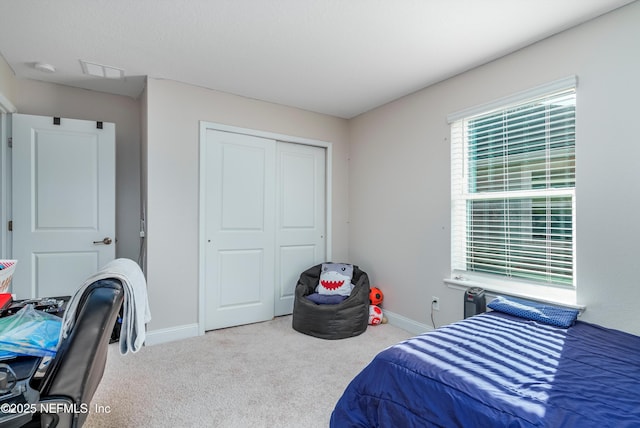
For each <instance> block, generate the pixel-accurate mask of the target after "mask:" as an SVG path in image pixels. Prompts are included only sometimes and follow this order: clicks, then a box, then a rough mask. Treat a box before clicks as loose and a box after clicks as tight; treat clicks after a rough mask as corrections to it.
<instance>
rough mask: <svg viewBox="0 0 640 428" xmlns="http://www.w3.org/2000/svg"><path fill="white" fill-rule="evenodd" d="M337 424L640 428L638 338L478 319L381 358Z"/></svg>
mask: <svg viewBox="0 0 640 428" xmlns="http://www.w3.org/2000/svg"><path fill="white" fill-rule="evenodd" d="M523 316H524V317H523ZM331 426H332V427H335V428H345V427H403V428H406V427H431V426H439V427H465V428H467V427H563V428H564V427H616V428H618V427H639V426H640V337H638V336H634V335H631V334H628V333H624V332H621V331H618V330H611V329H607V328H604V327H601V326H598V325H594V324H590V323H586V322H581V321H572V322H570V326H568V327H564V326H563V327H560V326H556V325H550V324H548V323H545V322H540V321H533V320H532V319H530V318H529V317H527V315H526V314H524V315H522V316H516V315H512V314H510V313H504V312H500V311H491V312H487V313H484V314H480V315H476V316H474V317H471V318H467V319H465V320H462V321H459V322H456V323H453V324H450V325H447V326H444V327H440V328H438V329H437V330H434V331H431V332H428V333H425V334H422V335H420V336H416V337H414V338H411V339H408V340H406V341H404V342H401V343H398V344H397V345H394V346H391V347H389V348H387V349H386V350H384V351H382V352H381V353H379V354H378V355H377V356H376V357H375V358H374V359H373V361H371V363H370V364H369V365H368V366H367V367H365V368H364V369H363V370H362V372H360V373H359V374H358V375H357V376H356V377H355V378H354V379H353V380H352V381H351V383H350V384H349V385H348V386H347V388H346V390H345V391H344V393H343V395H342V397H341V398H340V399H339V401H338V402H337V404H336V406H335V409H334V411H333V413H332V415H331Z"/></svg>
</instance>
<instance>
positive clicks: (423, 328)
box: [383, 309, 433, 335]
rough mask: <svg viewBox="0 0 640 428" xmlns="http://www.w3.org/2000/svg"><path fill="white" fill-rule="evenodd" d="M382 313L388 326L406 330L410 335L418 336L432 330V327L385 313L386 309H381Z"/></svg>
mask: <svg viewBox="0 0 640 428" xmlns="http://www.w3.org/2000/svg"><path fill="white" fill-rule="evenodd" d="M383 312H384V316H385V317H387V319H388V320H389V324H391V325H392V326H394V327H398V328H401V329H403V330H407V331H408V332H409V333H411V334H415V335H418V334H422V333H425V332H427V331H432V330H433V327H432V326H430V325H427V324H422V323H419V322H418V321H414V320H412V319H410V318H407V317H403V316H402V315H398V314H395V313H393V312H391V311H387V310H386V309H383Z"/></svg>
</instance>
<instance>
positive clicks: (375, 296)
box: [369, 287, 384, 305]
mask: <svg viewBox="0 0 640 428" xmlns="http://www.w3.org/2000/svg"><path fill="white" fill-rule="evenodd" d="M382 299H384V295H383V294H382V291H380V289H379V288H378V287H371V289H370V290H369V304H371V305H379V304H380V303H382Z"/></svg>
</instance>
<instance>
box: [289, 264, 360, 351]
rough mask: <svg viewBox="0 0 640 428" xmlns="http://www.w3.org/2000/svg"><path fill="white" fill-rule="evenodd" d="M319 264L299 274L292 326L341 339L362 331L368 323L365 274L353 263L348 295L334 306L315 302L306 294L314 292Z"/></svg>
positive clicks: (316, 335) (305, 331)
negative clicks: (350, 288)
mask: <svg viewBox="0 0 640 428" xmlns="http://www.w3.org/2000/svg"><path fill="white" fill-rule="evenodd" d="M321 269H322V264H319V265H317V266H314V267H312V268H309V269H307V270H306V271H304V272H303V273H302V274H301V275H300V279H298V284H297V285H296V290H295V298H294V301H293V329H294V330H296V331H298V332H300V333H304V334H308V335H310V336H315V337H319V338H322V339H344V338H347V337H353V336H358V335H359V334H362V333H363V332H364V331H365V330H366V329H367V325H368V323H369V287H370V285H369V277H368V276H367V274H366V272H363V271H361V270H360V268H358V266H355V265H354V266H353V277H352V280H351V283H352V284H353V285H354V287H353V290H352V291H351V295H350V296H349V297H347V299H345V300H343V301H342V302H341V303H338V304H335V305H318V304H316V303H314V302H312V301H311V300H309V299H308V298H307V297H305V296H308V295H309V294H312V293H314V292H315V291H316V286H317V285H318V281H319V280H320V271H321Z"/></svg>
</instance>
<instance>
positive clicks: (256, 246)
mask: <svg viewBox="0 0 640 428" xmlns="http://www.w3.org/2000/svg"><path fill="white" fill-rule="evenodd" d="M205 138H206V147H205V156H206V171H204V173H205V174H206V177H205V188H206V196H205V204H206V205H205V212H206V219H205V235H206V250H205V253H206V254H205V264H206V266H205V270H204V272H205V290H206V291H205V299H206V301H205V311H206V317H205V329H206V330H212V329H217V328H224V327H229V326H234V325H241V324H248V323H252V322H259V321H265V320H268V319H271V318H273V316H274V310H273V296H274V282H273V278H274V266H275V261H274V256H275V247H274V230H275V221H274V217H275V206H274V197H273V195H274V193H275V150H276V142H275V141H274V140H270V139H266V138H259V137H253V136H248V135H242V134H235V133H230V132H222V131H215V130H207V134H206V137H205Z"/></svg>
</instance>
